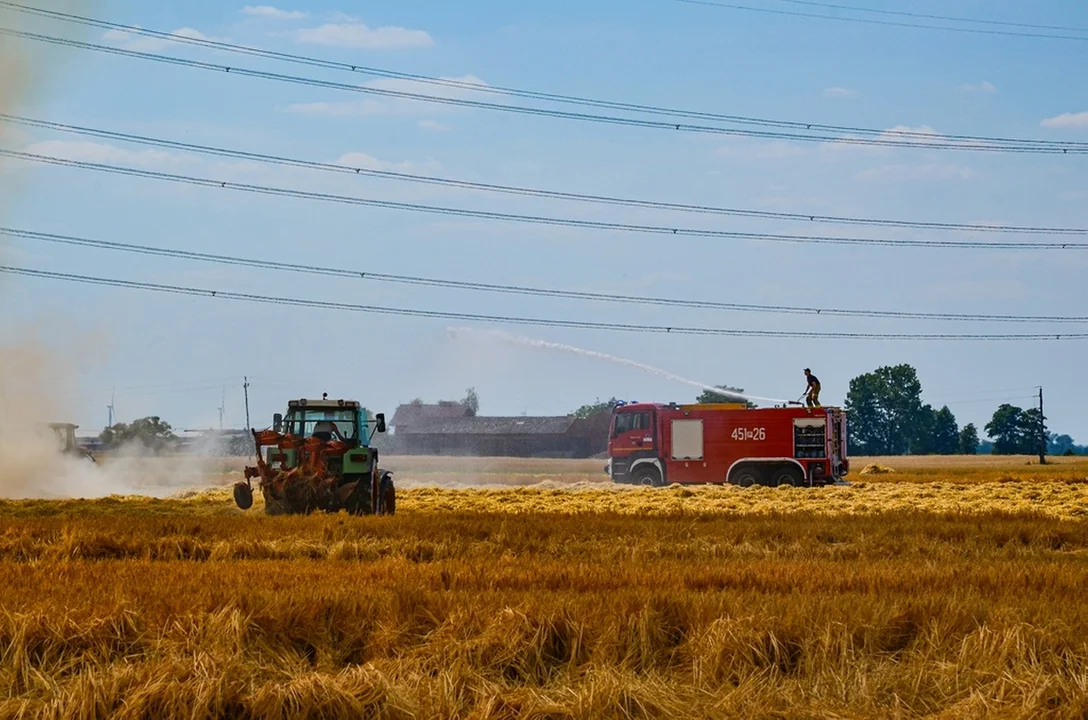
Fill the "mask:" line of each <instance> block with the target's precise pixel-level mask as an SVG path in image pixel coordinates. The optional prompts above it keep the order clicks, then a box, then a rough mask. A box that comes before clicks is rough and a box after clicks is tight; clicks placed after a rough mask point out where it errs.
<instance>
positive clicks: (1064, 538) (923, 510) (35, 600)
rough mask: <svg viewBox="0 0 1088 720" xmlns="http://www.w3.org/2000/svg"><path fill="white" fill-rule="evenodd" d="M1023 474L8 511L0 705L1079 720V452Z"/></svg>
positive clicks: (1086, 562) (418, 469)
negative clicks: (378, 507)
mask: <svg viewBox="0 0 1088 720" xmlns="http://www.w3.org/2000/svg"><path fill="white" fill-rule="evenodd" d="M1028 462H1029V459H1027V458H1016V459H1006V460H1004V461H1003V462H994V461H987V462H975V463H969V462H965V461H957V462H951V461H947V460H945V459H939V458H938V459H911V460H909V461H903V460H901V459H895V458H881V459H872V460H867V459H862V460H856V461H855V462H854V468H855V474H854V477H853V478H852V479H853V480H854V482H855V484H854V485H853V486H851V487H834V488H823V489H813V490H801V489H792V488H782V489H765V488H750V489H744V490H742V489H739V488H718V487H709V488H678V487H673V488H664V489H660V490H651V489H641V488H615V487H612V486H611V485H608V484H605V483H602V482H600V481H601V480H602V479H603V474H601V476H599V477H598V476H596V475H593V473H594V472H599V468H598V467H597V466H599V465H600V463H596V461H592V462H586V463H582V462H578V461H574V462H569V463H567V464H564V462H563V461H540V462H538V461H505V462H500V461H493V462H489V463H487V464H486V467H485V466H484V464H483V461H479V462H477V463H470V462H468V461H453V462H448V463H447V462H445V461H441V460H436V459H408V458H394V459H392V461H391V463H390V465H391V466H393V467H395V468H396V469H397V470H398V472H399V475H398V478H399V479H400V480H401V481H402V487H407V488H408V489H405V490H403V491H402V492H401V494H400V499H399V504H398V513H397V515H396V516H394V517H383V518H349V517H347V516H343V515H339V516H312V517H304V518H298V517H295V518H292V517H275V518H269V517H264V516H263V515H261V514H259V512H256V511H257V510H258V508H254V510H251V511H249V513H242V512H241V511H238V510H236V509H235V508H234V507H233V504H232V503H231V502H230V499H229V495H228V493H227V491H226V490H225V489H210V490H207V491H201V492H190V493H186V494H184V496H183V497H177V498H171V499H148V498H107V499H102V500H89V501H77V500H72V501H17V502H16V501H13V502H4V503H0V563H2V566H3V572H4V577H5V579H6V582H5V583H4V584H3V586H2V587H0V607H2V610H0V653H2V659H0V684H2V688H3V692H2V695H0V717H28V718H29V717H56V718H61V717H64V718H68V717H75V718H92V717H107V716H109V717H119V718H212V717H241V718H249V717H252V718H257V717H262V718H264V717H270V718H295V717H307V718H318V717H322V718H325V717H371V718H461V717H464V718H582V717H588V718H597V717H601V718H652V717H662V718H666V717H667V718H704V717H753V718H756V717H775V718H785V717H790V718H793V717H807V718H817V717H820V718H824V717H827V718H832V717H834V718H843V717H851V718H852V717H941V718H972V717H994V716H996V717H1023V718H1036V717H1057V718H1066V717H1068V718H1083V717H1085V716H1086V714H1088V602H1085V599H1084V598H1085V597H1086V596H1088V524H1086V523H1085V520H1084V515H1085V512H1086V511H1088V464H1086V463H1084V462H1076V461H1073V462H1063V463H1059V464H1054V465H1047V466H1042V467H1040V466H1038V465H1028V464H1027V463H1028ZM397 463H400V467H397ZM866 464H881V465H885V466H887V467H889V468H891V469H893V470H895V472H893V473H885V474H880V475H872V476H865V477H861V476H859V475H857V472H858V471H860V470H861V469H862V468H863V467H864V466H865V465H866ZM228 470H229V472H227V473H226V474H225V475H224V478H223V481H224V482H226V481H230V480H231V479H232V478H233V473H234V472H236V470H234V469H230V468H228ZM504 474H505V475H507V476H508V479H509V484H511V485H514V487H507V488H502V487H498V486H499V485H501V484H503V483H500V482H499V479H500V478H501V477H502V476H503V475H504ZM428 475H431V476H432V477H430V482H428ZM452 476H457V477H452ZM482 476H486V477H483V479H482V480H481V479H480V478H481V477H482ZM473 478H475V479H473ZM529 478H532V480H530V479H529ZM443 484H450V485H454V486H455V487H454V489H451V488H449V487H441V485H443ZM460 486H466V487H464V488H461V487H460Z"/></svg>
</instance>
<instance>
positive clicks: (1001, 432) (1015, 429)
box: [986, 403, 1048, 455]
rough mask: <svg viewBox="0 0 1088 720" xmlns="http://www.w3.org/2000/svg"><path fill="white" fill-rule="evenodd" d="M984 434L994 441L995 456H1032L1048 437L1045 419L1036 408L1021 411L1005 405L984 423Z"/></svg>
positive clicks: (1013, 406)
mask: <svg viewBox="0 0 1088 720" xmlns="http://www.w3.org/2000/svg"><path fill="white" fill-rule="evenodd" d="M986 434H987V435H989V436H990V437H991V438H992V439H993V441H994V454H995V455H1034V454H1036V453H1038V452H1039V450H1040V449H1041V445H1042V442H1043V440H1042V439H1043V438H1044V437H1048V436H1047V431H1046V418H1045V417H1042V416H1041V415H1040V413H1039V409H1038V408H1032V409H1030V410H1023V409H1021V408H1018V407H1016V406H1015V405H1009V404H1008V403H1005V404H1003V405H1001V406H1000V407H999V408H997V410H996V411H995V412H994V416H993V418H991V420H990V422H988V423H986Z"/></svg>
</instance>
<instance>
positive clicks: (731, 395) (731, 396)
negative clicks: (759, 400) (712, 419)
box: [695, 385, 756, 410]
mask: <svg viewBox="0 0 1088 720" xmlns="http://www.w3.org/2000/svg"><path fill="white" fill-rule="evenodd" d="M714 387H716V388H718V389H720V390H724V391H725V392H723V393H716V392H714V391H712V390H703V392H702V393H701V394H700V395H699V397H697V398H695V402H697V403H699V404H700V405H711V404H714V403H741V402H742V403H744V404H745V405H746V406H747V407H748V409H749V410H751V409H753V408H755V407H756V404H755V403H754V402H752V401H751V400H748V399H747V398H745V397H743V394H744V388H735V387H730V386H729V385H715V386H714Z"/></svg>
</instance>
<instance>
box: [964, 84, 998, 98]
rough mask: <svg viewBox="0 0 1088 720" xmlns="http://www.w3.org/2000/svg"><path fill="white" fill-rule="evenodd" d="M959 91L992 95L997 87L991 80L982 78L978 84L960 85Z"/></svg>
mask: <svg viewBox="0 0 1088 720" xmlns="http://www.w3.org/2000/svg"><path fill="white" fill-rule="evenodd" d="M960 91H961V92H966V93H982V94H984V95H994V94H996V93H997V88H996V87H995V86H994V84H993V83H992V82H989V81H988V80H983V81H982V82H980V83H979V84H978V85H970V84H967V85H960Z"/></svg>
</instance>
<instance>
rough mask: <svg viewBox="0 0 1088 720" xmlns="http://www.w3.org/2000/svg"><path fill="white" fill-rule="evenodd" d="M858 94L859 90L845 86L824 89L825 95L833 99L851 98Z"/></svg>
mask: <svg viewBox="0 0 1088 720" xmlns="http://www.w3.org/2000/svg"><path fill="white" fill-rule="evenodd" d="M857 96H858V91H857V90H850V89H849V88H843V87H829V88H827V89H826V90H824V97H825V98H831V99H833V100H850V99H852V98H856V97H857Z"/></svg>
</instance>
